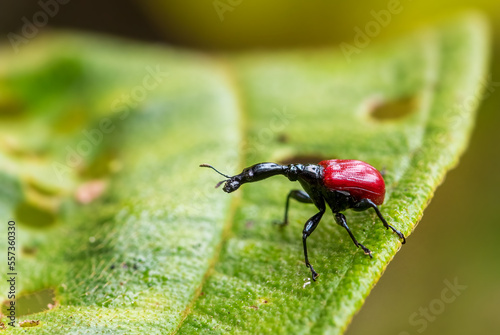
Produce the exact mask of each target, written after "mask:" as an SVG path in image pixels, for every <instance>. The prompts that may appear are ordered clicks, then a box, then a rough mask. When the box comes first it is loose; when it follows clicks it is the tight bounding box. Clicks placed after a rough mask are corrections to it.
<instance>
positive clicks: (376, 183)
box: [319, 159, 385, 205]
mask: <svg viewBox="0 0 500 335" xmlns="http://www.w3.org/2000/svg"><path fill="white" fill-rule="evenodd" d="M319 165H321V166H323V168H324V170H323V183H324V184H325V186H326V187H327V188H329V189H331V190H337V191H347V192H349V193H350V194H351V195H352V196H353V197H354V198H355V199H356V200H361V199H365V198H367V199H370V200H371V201H373V202H374V203H375V204H377V205H381V204H382V203H383V202H384V197H385V183H384V179H383V178H382V175H381V174H380V172H378V170H377V169H375V168H374V167H373V166H371V165H370V164H368V163H365V162H362V161H358V160H354V159H330V160H325V161H321V162H319Z"/></svg>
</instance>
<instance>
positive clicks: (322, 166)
mask: <svg viewBox="0 0 500 335" xmlns="http://www.w3.org/2000/svg"><path fill="white" fill-rule="evenodd" d="M200 166H201V167H209V168H212V169H214V170H215V171H216V172H217V173H219V174H221V175H223V176H224V177H226V178H228V179H225V180H223V181H221V182H219V183H218V184H217V185H216V187H219V186H220V185H221V184H222V183H225V184H224V187H223V190H224V191H225V192H227V193H231V192H234V191H236V190H237V189H238V188H239V187H240V186H241V185H242V184H244V183H251V182H255V181H259V180H263V179H266V178H269V177H272V176H275V175H284V176H286V177H287V178H288V179H289V180H290V181H297V180H298V181H299V183H300V184H301V185H302V188H303V189H304V191H301V190H292V191H290V193H288V196H287V198H286V205H285V219H284V220H283V223H282V224H283V225H286V224H288V207H289V202H290V198H293V199H295V200H297V201H299V202H303V203H313V204H314V205H315V206H316V207H317V208H318V209H319V212H318V213H316V214H315V215H313V216H312V217H311V218H309V220H307V222H306V224H305V225H304V230H303V232H302V242H303V245H304V257H305V261H306V266H307V267H309V269H310V270H311V273H312V279H313V280H316V278H317V277H318V273H316V271H314V268H313V267H312V265H311V263H309V259H308V258H307V244H306V240H307V237H308V236H309V235H311V234H312V232H313V231H314V229H316V227H317V226H318V224H319V221H320V220H321V217H322V216H323V214H324V213H325V210H326V206H325V202H326V203H327V204H328V206H330V208H331V210H332V212H333V214H334V217H335V221H336V222H337V223H338V224H339V225H341V226H342V227H344V228H345V229H346V230H347V232H348V233H349V236H350V237H351V239H352V241H353V242H354V244H355V245H356V246H357V247H360V248H361V249H363V251H364V252H365V254H367V255H369V256H370V257H372V255H371V251H370V250H369V249H368V248H366V247H365V246H364V245H362V244H361V243H359V242H358V241H357V240H356V238H355V237H354V235H353V234H352V232H351V230H350V229H349V227H348V226H347V221H346V218H345V216H344V214H342V213H341V212H343V211H345V210H346V209H349V208H350V209H353V210H355V211H364V210H367V209H369V208H373V209H374V210H375V213H377V216H378V217H379V218H380V220H381V221H382V223H383V224H384V226H385V228H387V229H389V228H391V229H392V230H393V231H394V232H395V233H396V234H397V235H398V236H399V238H401V239H402V240H403V242H402V243H403V244H404V243H405V242H406V240H405V237H404V235H403V234H402V233H401V232H400V231H399V230H397V229H396V228H394V227H393V226H391V225H389V224H388V223H387V221H386V220H385V219H384V217H383V216H382V214H381V213H380V210H379V209H378V207H377V205H381V204H382V203H383V202H384V197H385V183H384V179H383V178H382V175H381V174H380V172H378V170H377V169H375V168H374V167H373V166H371V165H370V164H368V163H365V162H361V161H357V160H351V159H330V160H325V161H321V162H319V164H317V165H316V164H290V165H280V164H276V163H259V164H255V165H252V166H250V167H248V168H246V169H244V170H243V171H242V172H241V173H240V174H237V175H235V176H232V177H231V176H227V175H225V174H223V173H221V172H219V171H218V170H217V169H215V168H214V167H213V166H211V165H208V164H202V165H200Z"/></svg>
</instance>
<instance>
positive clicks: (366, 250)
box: [358, 243, 373, 258]
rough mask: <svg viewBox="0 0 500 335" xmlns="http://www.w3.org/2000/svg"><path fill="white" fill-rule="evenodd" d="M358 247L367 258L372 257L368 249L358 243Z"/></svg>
mask: <svg viewBox="0 0 500 335" xmlns="http://www.w3.org/2000/svg"><path fill="white" fill-rule="evenodd" d="M358 246H359V247H360V248H361V249H363V251H364V253H365V255H368V256H370V258H373V256H372V252H371V250H370V249H368V248H367V247H365V246H364V245H362V244H361V243H358Z"/></svg>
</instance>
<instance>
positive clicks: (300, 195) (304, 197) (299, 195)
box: [279, 190, 313, 226]
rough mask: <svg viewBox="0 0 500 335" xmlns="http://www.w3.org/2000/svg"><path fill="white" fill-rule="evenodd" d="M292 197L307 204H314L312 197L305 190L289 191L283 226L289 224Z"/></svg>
mask: <svg viewBox="0 0 500 335" xmlns="http://www.w3.org/2000/svg"><path fill="white" fill-rule="evenodd" d="M290 198H292V199H295V200H297V201H298V202H302V203H305V204H312V203H313V201H312V199H311V197H309V194H307V193H306V192H304V191H301V190H291V191H290V193H288V196H287V197H286V204H285V218H284V220H283V222H280V223H279V224H281V225H282V226H286V225H287V224H288V207H289V205H290Z"/></svg>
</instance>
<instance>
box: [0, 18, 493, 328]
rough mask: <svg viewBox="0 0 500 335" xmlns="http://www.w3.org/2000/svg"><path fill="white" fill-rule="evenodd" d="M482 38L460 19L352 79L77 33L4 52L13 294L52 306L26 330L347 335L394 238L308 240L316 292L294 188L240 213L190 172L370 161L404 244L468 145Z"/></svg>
mask: <svg viewBox="0 0 500 335" xmlns="http://www.w3.org/2000/svg"><path fill="white" fill-rule="evenodd" d="M486 35H487V34H486V28H485V26H484V22H483V21H482V19H481V18H480V17H477V16H474V15H466V16H463V17H460V18H457V19H455V20H454V21H451V22H449V23H447V24H445V25H441V26H436V27H434V28H429V29H427V30H423V31H421V32H418V33H415V34H413V35H411V36H407V37H405V38H401V39H399V40H395V41H391V42H388V43H385V44H383V45H378V46H374V47H372V48H369V49H366V50H362V52H360V53H359V55H356V57H353V61H352V62H351V63H347V62H346V59H345V58H344V56H343V54H342V53H341V52H340V51H339V50H334V49H322V50H310V51H287V52H273V53H271V52H260V53H256V52H255V53H243V54H230V55H218V56H212V57H209V56H207V55H202V54H197V53H192V52H185V51H179V50H174V49H167V48H160V47H150V46H145V45H132V44H130V43H128V42H122V41H112V40H105V39H97V38H95V37H86V36H77V35H75V34H72V33H68V34H54V35H50V36H46V37H44V38H40V39H38V40H36V41H33V42H31V45H30V46H29V48H31V49H32V50H33V52H28V51H27V50H26V51H25V52H24V53H22V54H21V55H19V56H17V57H15V58H16V59H15V60H14V57H13V56H12V55H9V54H8V53H7V52H4V54H3V55H2V56H1V58H0V59H1V60H2V61H1V62H0V64H7V66H2V67H0V92H2V93H3V94H2V95H1V96H0V110H1V112H0V120H1V122H0V149H1V151H0V183H1V185H2V187H1V190H0V214H1V217H4V218H8V217H12V218H14V219H15V220H16V222H17V223H18V225H17V228H18V249H19V250H24V252H20V255H19V261H18V265H17V266H18V268H17V271H18V272H19V273H20V274H22V276H19V282H18V292H21V293H27V292H35V293H36V292H39V291H41V290H43V289H46V288H53V289H54V290H55V291H56V299H57V301H58V306H57V307H56V308H54V309H52V310H50V311H47V312H43V313H40V314H36V315H28V316H26V317H23V318H22V319H25V318H29V319H34V318H36V319H40V320H41V321H42V324H41V326H38V327H34V328H33V330H30V331H35V330H34V329H36V331H38V332H43V333H50V334H57V333H61V334H66V333H70V332H74V333H82V332H85V331H89V332H91V333H96V332H100V333H113V334H116V333H172V332H177V333H179V334H191V333H194V334H198V333H223V332H230V333H290V334H306V333H314V334H316V333H332V334H340V333H342V332H343V331H344V330H345V328H346V327H347V325H348V323H349V321H350V319H351V318H352V316H353V315H354V313H355V312H356V311H357V310H358V309H359V308H360V307H361V305H362V303H363V301H364V299H365V298H366V296H367V295H368V294H369V292H370V290H371V288H372V287H373V286H374V285H375V283H376V282H377V281H378V279H379V278H380V276H381V275H382V273H383V271H384V269H385V267H386V266H387V265H388V263H389V262H390V260H391V259H392V258H393V257H394V255H395V254H396V252H397V250H398V249H399V248H400V247H401V243H400V241H399V239H398V238H397V236H395V235H394V234H391V233H390V231H387V230H385V229H383V226H382V224H381V223H380V222H379V221H378V219H377V218H376V216H375V214H374V213H373V212H371V211H365V212H353V211H347V212H346V213H345V214H346V217H347V220H348V223H349V226H350V228H351V230H352V231H353V233H354V235H355V236H356V237H357V239H358V241H359V242H360V243H363V244H364V245H365V246H367V247H368V248H370V249H371V250H372V252H373V255H374V257H373V259H370V258H369V257H367V256H366V255H364V254H363V252H362V251H361V250H358V249H357V248H356V247H355V246H354V245H353V243H352V241H351V240H350V238H349V236H348V235H347V233H346V232H345V231H344V230H343V229H342V228H341V227H339V226H337V225H336V224H334V220H333V217H332V216H331V215H330V214H329V213H328V212H327V213H326V214H325V216H324V217H323V219H322V222H321V224H320V225H319V226H318V228H317V229H316V231H315V232H314V233H313V234H312V235H311V236H310V237H309V239H308V248H309V254H310V256H309V257H310V260H311V263H312V264H313V265H314V266H315V269H316V271H317V272H318V273H320V275H321V276H320V277H319V278H318V281H317V282H315V283H311V282H310V278H309V277H310V272H309V270H308V269H307V268H306V267H305V266H304V261H303V253H302V241H301V236H302V229H303V225H304V223H305V221H306V220H307V218H309V217H311V216H312V215H313V214H315V207H314V206H310V205H305V204H299V203H293V202H292V204H291V211H290V219H291V220H290V224H289V226H288V227H285V228H283V229H282V228H280V227H278V226H276V225H274V224H272V222H273V221H276V220H281V219H282V215H283V209H284V208H283V207H284V202H285V197H286V194H287V192H288V191H289V190H290V189H292V188H300V186H299V185H298V184H296V185H295V184H291V183H290V182H288V181H287V180H286V179H284V178H278V177H276V178H271V179H269V180H266V181H265V182H260V183H255V184H247V185H244V186H243V187H242V188H241V189H240V190H239V191H238V192H237V193H235V194H234V195H231V196H229V195H227V194H224V193H223V192H222V191H221V190H214V189H213V186H214V185H215V184H216V183H217V182H218V181H219V180H220V176H218V175H215V173H214V172H213V171H210V170H202V169H200V168H199V167H198V165H199V164H200V163H210V164H213V165H214V166H216V167H217V168H218V169H219V170H221V171H223V172H225V173H228V174H236V173H239V172H240V171H241V169H242V168H243V167H244V166H248V165H251V164H255V163H258V162H262V161H276V162H282V163H289V162H317V161H319V160H321V159H331V158H346V159H359V160H363V161H366V162H368V163H370V164H372V165H373V166H375V167H376V168H378V169H379V170H381V171H385V174H384V178H385V181H386V186H387V194H386V200H385V203H384V205H382V206H381V211H382V213H383V215H384V216H385V217H386V219H387V221H388V222H389V224H392V225H393V226H395V227H396V228H398V229H400V230H401V231H402V232H403V233H404V234H405V235H406V236H408V235H409V234H410V233H411V231H412V230H413V229H414V228H415V226H416V224H417V223H418V221H419V219H420V218H421V216H422V212H423V210H424V208H425V206H426V205H427V203H428V202H429V201H430V199H431V197H432V194H433V192H434V190H435V189H436V187H437V186H438V185H439V184H440V183H441V182H442V180H443V178H444V175H445V173H446V171H447V170H449V169H450V168H452V167H453V166H454V165H455V164H456V163H457V160H458V157H459V155H460V154H461V152H462V151H463V150H464V148H465V146H466V144H467V140H468V135H469V133H470V131H471V128H472V125H473V121H474V112H475V109H476V107H477V104H478V102H479V101H480V96H481V91H482V90H483V89H484V82H485V80H486V76H485V66H486V55H487V38H486ZM100 188H101V189H102V194H101V193H100V192H99V189H100ZM96 190H97V191H96ZM96 192H97V193H96ZM95 193H96V194H97V195H95ZM82 199H83V200H82ZM85 199H90V201H89V202H90V203H88V204H87V203H85V202H86V201H85ZM82 202H83V203H82ZM0 243H1V244H4V245H3V246H2V248H4V249H5V248H6V244H5V243H6V241H5V239H2V241H0ZM408 243H411V237H410V238H409V239H408ZM26 250H28V251H30V252H26ZM0 289H1V292H2V294H3V292H6V291H7V284H6V283H2V284H0ZM403 296H404V293H402V297H403ZM18 331H20V330H18ZM23 331H24V330H23Z"/></svg>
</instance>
